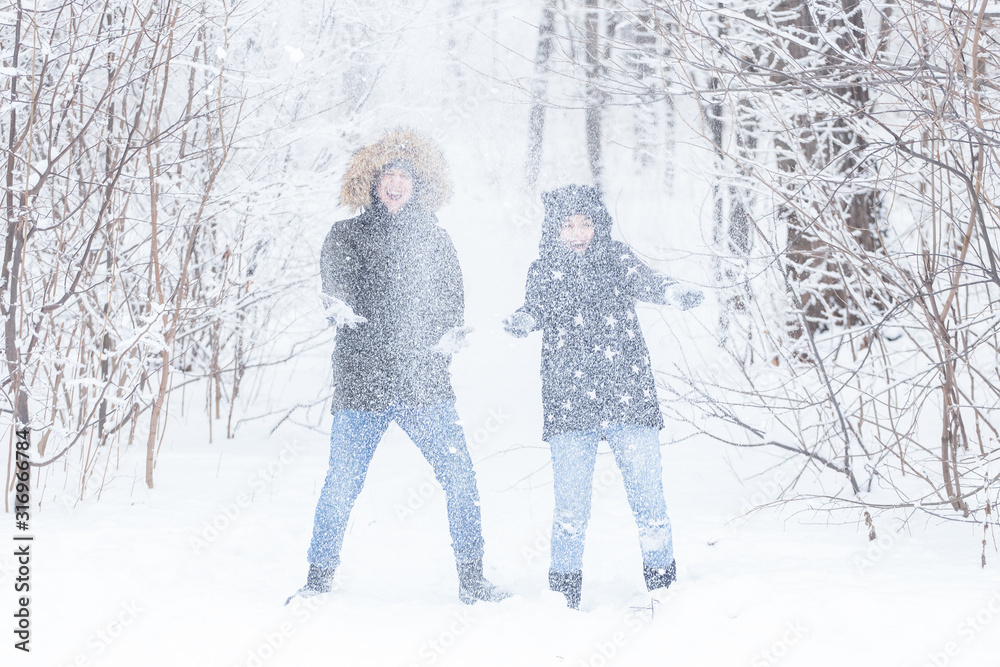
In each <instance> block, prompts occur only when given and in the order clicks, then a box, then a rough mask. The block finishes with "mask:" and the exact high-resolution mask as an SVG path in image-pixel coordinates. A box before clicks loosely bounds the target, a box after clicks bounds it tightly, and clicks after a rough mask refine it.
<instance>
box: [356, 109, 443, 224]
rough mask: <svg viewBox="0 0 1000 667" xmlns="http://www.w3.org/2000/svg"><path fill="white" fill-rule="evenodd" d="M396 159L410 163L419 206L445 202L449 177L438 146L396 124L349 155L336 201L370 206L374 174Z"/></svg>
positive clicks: (437, 205)
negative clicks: (338, 197)
mask: <svg viewBox="0 0 1000 667" xmlns="http://www.w3.org/2000/svg"><path fill="white" fill-rule="evenodd" d="M400 159H403V160H407V161H408V162H409V163H410V164H412V165H413V168H414V171H415V172H416V174H415V178H414V183H413V195H414V198H415V199H416V200H417V203H418V204H419V205H420V206H421V207H423V208H424V209H426V210H428V211H431V212H434V211H437V210H438V209H439V208H441V207H442V206H444V205H445V204H446V203H447V202H448V199H450V198H451V181H450V179H449V175H448V164H447V163H446V162H445V160H444V155H442V153H441V150H440V149H439V148H438V147H437V146H435V145H434V144H433V143H432V142H430V141H429V140H427V139H425V138H424V137H422V136H421V135H419V134H417V133H416V132H414V131H413V130H409V129H405V128H398V129H395V130H389V131H387V132H386V133H385V134H383V135H382V136H381V138H379V140H378V141H375V142H374V143H370V144H366V145H365V146H362V147H361V148H360V149H359V150H358V151H357V152H355V153H354V155H353V156H351V161H350V163H348V165H347V171H346V172H345V173H344V181H343V184H342V186H341V189H340V205H341V206H346V207H347V208H350V209H353V210H357V209H359V208H369V207H371V205H372V190H373V185H374V184H375V178H376V176H377V175H378V173H379V172H380V171H382V168H383V167H385V165H387V164H389V163H390V162H393V161H394V160H400Z"/></svg>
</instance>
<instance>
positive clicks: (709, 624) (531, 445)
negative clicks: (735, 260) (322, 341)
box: [0, 201, 1000, 667]
mask: <svg viewBox="0 0 1000 667" xmlns="http://www.w3.org/2000/svg"><path fill="white" fill-rule="evenodd" d="M462 205H463V203H462V202H461V201H460V202H459V203H458V204H457V205H456V206H457V208H458V210H462ZM456 217H459V216H454V217H450V216H449V215H448V213H447V211H446V212H445V213H443V215H442V220H443V223H444V224H445V226H446V227H449V231H450V232H451V233H452V235H453V236H454V238H455V243H456V246H457V248H458V250H459V255H460V257H461V258H462V260H463V267H464V269H465V273H466V283H467V302H468V321H469V323H470V324H471V325H472V326H474V327H475V328H476V333H475V334H474V335H473V337H472V346H471V347H470V348H468V349H466V350H464V351H462V352H461V353H460V355H459V356H458V357H457V358H456V360H455V362H454V364H453V372H454V377H455V385H456V391H457V393H458V396H459V404H458V407H459V412H460V414H461V416H462V418H463V420H464V423H465V428H466V434H467V437H468V439H469V442H470V448H471V451H472V454H473V459H474V461H475V463H476V469H477V472H478V477H479V485H480V490H481V495H482V509H483V524H484V532H485V537H486V543H487V544H486V547H487V548H486V571H487V576H489V577H490V578H491V579H492V580H494V581H495V582H496V583H498V584H500V585H502V586H504V587H507V588H508V589H509V590H511V591H512V592H513V593H514V595H513V597H512V598H510V599H509V600H506V601H504V602H503V603H500V604H485V603H479V604H477V605H475V606H472V607H467V606H465V605H462V604H461V603H459V601H458V599H457V580H456V574H455V568H454V563H453V560H452V553H451V549H450V547H449V538H448V531H447V521H446V518H445V508H444V498H443V493H442V492H441V490H440V487H439V486H438V485H437V484H436V482H435V481H434V480H433V477H432V475H431V471H430V468H429V466H428V465H427V464H426V463H425V462H424V461H423V459H422V458H421V457H420V455H419V453H418V452H417V450H416V448H415V447H413V446H412V444H410V443H409V441H408V440H407V439H406V437H405V436H404V435H403V434H402V432H401V431H399V430H398V428H396V427H392V428H391V429H390V431H389V433H388V434H387V437H386V438H385V439H384V440H383V442H382V444H381V446H380V448H379V449H378V451H377V453H376V456H375V459H374V461H373V463H372V466H371V469H370V471H369V475H368V482H367V484H366V486H365V489H364V491H363V492H362V494H361V497H360V499H359V501H358V503H357V505H356V507H355V510H354V513H353V515H352V518H351V524H350V527H349V529H348V534H347V538H346V540H345V545H344V551H343V563H342V566H341V568H340V569H339V571H338V572H337V580H336V590H335V591H334V592H333V593H331V594H329V595H327V596H323V597H321V598H314V599H312V600H309V601H302V600H296V601H294V602H293V603H292V604H291V605H290V606H287V607H286V606H283V603H284V601H285V599H286V597H287V596H288V595H290V594H291V593H292V592H293V591H295V590H296V589H297V588H298V587H299V586H300V585H301V584H302V582H303V580H304V576H305V571H306V561H305V551H306V548H307V546H308V541H309V536H310V531H311V522H312V513H313V509H314V506H315V502H316V498H317V496H318V493H319V489H320V485H321V482H322V478H323V475H324V473H325V466H326V459H327V454H328V452H327V445H326V442H327V435H326V429H327V428H328V426H329V423H330V417H329V415H328V414H326V413H325V409H324V407H323V406H318V407H315V408H313V409H312V410H311V411H299V412H296V413H295V415H294V417H293V418H292V419H290V420H288V421H286V422H285V423H284V424H282V425H281V426H280V427H279V428H278V429H277V430H276V431H274V432H273V433H271V429H272V428H273V426H274V424H275V423H276V422H277V417H276V416H270V417H267V418H262V419H259V420H256V421H249V422H245V423H244V424H242V425H241V426H240V428H239V429H238V431H237V437H236V438H235V439H233V440H228V441H227V440H225V439H224V438H221V437H219V435H218V432H219V430H220V428H221V427H220V426H219V425H218V423H217V424H216V427H215V429H216V437H215V438H214V440H213V441H212V442H209V438H208V428H207V422H206V421H205V417H204V413H203V410H201V409H200V408H199V407H198V405H199V404H200V402H201V401H203V400H204V399H203V397H202V396H200V395H199V396H196V394H198V392H196V391H190V392H187V393H186V398H187V400H188V402H189V403H192V404H193V405H192V406H189V407H188V408H187V409H186V410H185V412H184V416H181V414H180V411H179V409H178V408H177V407H176V405H175V407H174V408H173V409H172V411H171V417H170V418H171V419H172V420H174V423H173V424H172V426H171V430H170V431H168V433H169V435H168V437H167V439H166V440H165V442H164V444H163V446H162V450H161V453H160V457H159V463H158V467H157V470H156V488H155V490H148V489H147V488H145V486H144V484H143V481H142V454H143V452H142V451H141V447H138V446H136V447H134V448H133V449H132V450H131V452H132V454H133V455H134V457H135V459H134V460H123V461H122V462H121V464H120V472H119V473H118V474H114V475H111V476H109V482H108V483H107V484H106V487H105V488H104V490H103V492H102V498H101V499H100V501H98V502H94V501H93V500H90V501H88V502H84V503H80V504H76V506H75V508H73V509H69V507H68V506H63V504H61V503H60V502H58V501H56V502H52V503H50V505H49V506H47V507H43V508H42V511H41V512H40V513H38V515H37V517H36V518H35V519H34V524H33V527H34V529H35V531H36V534H37V538H36V542H35V543H34V549H35V560H34V562H33V572H34V579H35V584H34V586H35V587H34V591H35V592H34V596H33V598H32V605H33V614H34V616H33V618H34V628H33V638H32V647H33V651H32V653H31V655H30V656H24V655H23V654H21V653H20V652H17V655H13V654H14V651H13V650H12V649H11V648H10V647H9V643H8V647H7V648H6V649H5V651H6V652H7V653H6V655H7V657H6V658H4V664H24V665H39V666H43V665H44V666H46V667H48V666H52V667H68V666H70V665H77V666H87V665H94V666H112V665H121V666H123V667H124V666H128V667H133V666H135V665H142V666H155V665H197V666H202V665H204V666H206V667H237V666H241V667H262V666H265V665H266V666H268V667H270V666H278V665H281V666H289V667H306V666H310V665H338V666H339V665H345V666H355V665H356V666H359V667H360V666H364V667H369V666H371V667H410V666H430V665H454V666H462V667H465V666H475V667H478V666H486V665H497V666H508V665H528V666H533V665H539V666H548V665H551V666H559V665H567V666H572V667H583V666H591V667H602V666H603V665H643V666H646V665H681V666H687V665H691V666H696V665H697V666H703V665H710V666H715V665H718V666H721V667H730V666H738V665H746V666H748V667H760V666H771V665H788V666H802V667H822V666H825V665H843V664H853V665H873V666H875V665H877V666H880V667H881V666H888V665H893V666H895V665H899V666H904V667H943V666H944V665H955V666H968V667H984V666H987V665H995V664H997V662H996V660H997V654H998V653H997V649H998V647H1000V576H998V574H997V569H996V563H995V562H993V561H995V559H996V557H997V556H996V552H995V550H994V549H993V547H992V545H991V546H990V548H989V549H988V550H987V557H988V558H989V559H990V560H991V562H990V564H989V566H988V567H987V568H986V569H985V570H984V569H981V568H980V565H979V557H980V552H979V540H980V539H981V532H980V529H979V528H974V527H970V526H969V525H965V524H958V523H955V524H952V525H943V526H942V525H931V526H928V525H927V524H925V523H922V522H921V521H920V520H919V519H918V520H914V521H911V522H910V524H909V525H908V526H906V527H904V528H902V529H900V527H899V526H898V525H896V524H894V523H893V522H891V521H889V520H888V519H877V520H876V526H877V529H878V531H879V539H878V540H877V541H876V542H869V541H868V538H867V529H866V528H865V526H864V525H863V523H862V521H861V517H860V516H858V515H851V516H848V517H845V516H842V515H837V516H835V517H830V516H829V515H826V514H822V513H812V512H795V511H794V510H795V509H801V508H796V507H792V508H786V509H785V510H784V511H782V512H781V513H775V512H772V511H765V512H760V513H757V514H754V515H753V516H750V517H744V516H743V514H744V513H745V512H746V510H747V509H748V508H750V507H753V506H756V505H760V504H763V503H766V502H770V501H772V500H775V496H776V494H777V489H778V485H777V483H778V482H786V481H787V479H784V478H782V477H781V476H782V475H784V474H785V473H783V472H782V470H783V469H771V465H772V462H773V461H772V459H771V458H769V456H770V455H769V454H767V453H765V452H761V451H749V452H744V451H742V450H734V449H732V448H728V447H726V446H723V445H719V444H716V443H713V442H709V441H707V440H705V439H703V438H698V437H683V434H684V433H686V432H688V430H689V427H687V426H686V425H685V424H675V423H669V424H668V426H667V428H666V429H665V430H664V431H663V432H662V435H661V441H662V443H663V449H662V451H663V460H664V481H665V488H666V495H667V503H668V507H669V510H670V516H671V519H672V522H673V528H674V538H675V545H676V553H677V558H678V564H679V580H678V582H677V583H676V584H675V585H674V586H672V587H671V588H670V589H669V591H668V593H667V594H665V595H660V596H659V597H658V598H657V599H650V596H649V595H648V594H646V593H645V591H644V586H643V580H642V571H641V559H640V553H639V549H638V544H637V539H636V529H635V525H634V523H633V521H632V517H631V514H630V511H629V508H628V505H627V503H626V500H625V496H624V491H623V488H622V483H621V478H620V476H619V475H618V473H617V469H616V468H615V466H614V463H613V459H612V457H611V455H610V453H609V451H608V450H607V449H606V446H605V445H602V450H601V451H602V454H601V456H600V457H599V460H598V468H597V473H596V475H595V480H594V484H595V493H594V510H593V518H592V521H591V524H590V528H589V531H588V541H587V547H586V552H585V560H584V588H583V600H582V604H581V608H580V611H572V610H568V609H567V608H566V607H565V604H564V602H563V600H562V598H561V597H560V596H558V595H556V594H553V593H550V592H549V591H548V590H547V579H546V577H547V570H548V536H549V529H550V521H551V511H552V488H551V471H550V468H549V465H548V453H547V450H546V447H545V445H544V443H542V442H540V441H539V433H540V426H541V408H540V386H539V380H538V374H537V363H538V352H539V341H538V339H537V336H536V337H535V338H530V339H527V340H526V341H515V340H513V339H511V338H509V337H507V336H506V335H505V334H503V333H502V331H501V330H500V327H499V320H500V317H501V316H502V315H504V314H506V312H508V311H509V310H511V309H512V308H513V307H515V306H516V305H518V301H519V299H520V284H521V283H520V281H521V280H522V279H523V278H522V276H523V270H524V265H526V263H527V261H529V260H530V257H529V256H528V254H523V256H519V255H516V254H514V255H512V256H509V257H506V258H505V253H507V252H510V253H515V252H516V247H517V245H518V244H523V240H522V239H520V238H518V237H515V236H512V235H510V234H508V233H506V232H503V231H497V232H496V233H495V234H492V235H491V234H490V233H484V232H483V229H487V230H488V229H490V228H491V227H490V225H489V224H488V221H487V223H484V224H485V227H484V228H480V229H479V231H478V232H477V231H476V230H473V229H469V228H465V227H462V226H460V225H454V224H453V223H452V221H454V220H455V218H456ZM495 229H497V230H500V227H496V228H495ZM487 249H492V250H493V251H494V252H487ZM473 258H475V260H477V261H474V260H473ZM514 260H516V261H514ZM679 270H680V269H679ZM712 307H713V306H712V305H711V303H709V304H707V305H706V306H705V307H703V308H702V309H699V310H697V311H692V312H690V313H685V314H679V313H677V312H676V311H670V310H668V309H660V308H656V307H650V308H644V309H643V310H642V311H641V313H640V316H641V318H642V319H643V325H644V328H645V330H646V334H647V338H648V339H649V340H650V342H651V345H652V346H653V348H654V349H653V350H652V354H653V356H654V357H655V358H656V359H655V361H656V362H657V364H658V365H659V366H661V367H669V366H670V365H671V364H672V363H675V362H676V361H677V360H678V359H677V358H679V357H680V356H682V355H683V356H685V357H687V358H688V360H689V361H690V360H697V359H703V358H705V357H707V356H710V354H711V351H712V349H713V347H712V345H713V343H712V342H711V340H710V339H709V338H708V337H707V335H706V334H705V333H704V332H705V330H706V328H705V326H704V322H706V321H710V320H711V317H712V311H711V309H712ZM316 317H318V315H316ZM310 324H315V322H312V323H310ZM668 325H669V326H668ZM328 351H329V349H328V347H322V348H319V349H317V350H316V351H315V352H313V353H311V354H310V355H307V356H301V357H299V358H297V359H295V360H294V362H291V363H289V364H287V365H286V366H284V367H280V368H277V369H275V371H274V373H273V375H271V376H270V377H268V378H266V379H264V380H263V381H262V386H261V387H258V391H260V392H262V395H263V396H265V400H262V401H261V407H260V408H259V409H258V411H259V412H260V413H262V414H263V413H265V412H266V411H267V410H268V409H270V408H268V407H267V404H268V403H273V406H272V408H273V409H275V410H277V408H278V407H280V406H283V405H284V406H287V405H290V404H293V403H294V402H296V401H307V400H312V399H314V398H315V397H316V396H317V395H320V394H322V392H323V391H325V387H326V385H327V384H328V382H329V370H328V364H327V354H328ZM834 483H836V482H834ZM49 491H50V492H51V491H52V490H51V489H50V490H49ZM65 497H66V498H68V497H69V494H68V493H67V494H66V495H65ZM64 504H65V505H72V504H74V503H72V502H71V501H67V502H66V503H64ZM0 564H2V565H3V576H4V578H5V579H9V578H10V577H11V576H12V573H13V565H14V562H13V560H12V558H11V556H10V555H9V554H8V555H6V557H5V558H4V559H2V560H0Z"/></svg>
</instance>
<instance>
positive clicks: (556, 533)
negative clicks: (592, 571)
mask: <svg viewBox="0 0 1000 667" xmlns="http://www.w3.org/2000/svg"><path fill="white" fill-rule="evenodd" d="M542 200H543V203H544V205H545V221H544V223H543V227H542V240H541V243H540V245H539V257H538V259H537V260H535V262H534V263H533V264H532V265H531V268H530V269H529V271H528V281H527V288H526V290H525V292H526V293H525V299H524V306H523V307H522V308H520V309H519V310H518V311H517V312H515V313H514V314H513V315H511V316H510V317H508V318H507V319H506V320H505V321H504V326H505V329H506V330H507V332H508V333H510V334H511V335H513V336H517V337H524V336H527V335H528V334H529V333H530V332H532V331H534V330H535V329H541V330H542V365H541V374H542V403H543V408H544V420H545V421H544V427H543V438H544V439H545V440H547V441H548V443H549V446H550V449H551V455H552V472H553V486H554V490H555V513H554V517H553V523H552V564H551V568H550V570H549V587H550V588H551V589H552V590H554V591H558V592H560V593H563V594H564V595H565V596H566V601H567V604H568V605H569V606H570V607H572V608H574V609H576V608H578V607H579V604H580V595H581V589H582V583H583V575H582V564H583V544H584V534H585V532H586V529H587V522H588V521H589V519H590V499H591V484H592V480H593V476H594V464H595V461H596V456H597V445H598V443H599V442H600V441H601V440H606V441H607V442H608V444H609V445H610V446H611V450H612V452H613V453H614V456H615V461H616V462H617V463H618V467H619V468H620V469H621V472H622V478H623V479H624V483H625V492H626V495H627V496H628V500H629V504H630V505H631V507H632V512H633V514H634V516H635V520H636V523H637V524H638V526H639V546H640V547H641V549H642V555H643V565H644V575H645V579H646V586H647V588H648V589H649V590H651V591H652V590H655V589H658V588H665V587H667V586H669V585H670V584H671V583H672V582H673V581H674V579H675V578H676V564H675V562H674V554H673V541H672V535H671V530H670V520H669V518H668V517H667V508H666V502H665V501H664V496H663V481H662V469H661V465H660V447H659V437H658V432H659V430H660V429H661V428H663V417H662V416H661V415H660V407H659V403H658V402H657V398H656V385H655V383H654V380H653V372H652V369H651V368H650V363H649V352H648V350H647V348H646V342H645V340H644V339H643V336H642V331H641V330H640V328H639V321H638V319H637V318H636V314H635V302H636V301H648V302H651V303H659V304H665V303H673V304H675V305H677V306H678V307H680V308H681V309H683V310H687V309H688V308H693V307H694V306H697V305H698V304H699V303H700V302H701V300H702V294H701V292H699V291H697V290H690V289H685V288H682V287H680V286H679V285H678V284H677V283H676V282H675V281H673V280H671V279H669V278H665V277H663V276H660V275H658V274H656V273H655V272H654V271H653V270H652V269H650V268H649V267H648V266H646V265H645V264H643V263H642V262H641V261H640V260H639V259H638V258H636V256H635V254H634V253H633V252H632V251H631V250H630V249H629V247H628V246H626V245H625V244H623V243H619V242H618V241H614V240H612V239H611V224H612V223H611V216H610V215H609V214H608V211H607V209H606V208H605V206H604V203H603V202H602V201H601V197H600V193H599V192H598V191H597V190H595V189H594V188H591V187H587V186H579V185H569V186H566V187H563V188H559V189H557V190H553V191H552V192H547V193H545V194H543V195H542Z"/></svg>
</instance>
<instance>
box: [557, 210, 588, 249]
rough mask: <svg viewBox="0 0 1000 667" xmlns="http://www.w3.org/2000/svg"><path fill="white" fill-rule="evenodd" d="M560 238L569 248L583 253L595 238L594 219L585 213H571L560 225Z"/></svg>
mask: <svg viewBox="0 0 1000 667" xmlns="http://www.w3.org/2000/svg"><path fill="white" fill-rule="evenodd" d="M559 239H560V240H561V241H562V242H563V243H564V244H565V245H566V247H567V248H569V249H570V250H573V251H574V252H577V253H579V254H581V255H582V254H583V253H585V252H587V248H589V247H590V242H591V241H593V240H594V221H593V220H591V219H590V218H589V217H587V216H585V215H579V214H578V215H571V216H569V217H568V218H566V219H565V220H563V222H562V224H561V225H560V226H559Z"/></svg>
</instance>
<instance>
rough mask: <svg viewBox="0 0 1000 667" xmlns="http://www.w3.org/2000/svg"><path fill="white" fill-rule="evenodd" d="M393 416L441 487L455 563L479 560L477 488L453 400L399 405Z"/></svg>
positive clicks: (481, 542) (480, 548)
mask: <svg viewBox="0 0 1000 667" xmlns="http://www.w3.org/2000/svg"><path fill="white" fill-rule="evenodd" d="M393 416H394V418H395V420H396V423H397V424H399V426H400V427H401V428H402V429H403V431H405V432H406V434H407V435H408V436H410V439H411V440H412V441H413V444H415V445H416V446H417V448H418V449H420V452H421V453H422V454H423V455H424V458H425V459H427V462H428V463H430V464H431V468H433V469H434V476H435V477H436V478H437V480H438V482H439V483H440V484H441V487H442V488H443V489H444V494H445V499H446V503H447V508H448V524H449V527H450V530H451V546H452V549H453V550H454V552H455V560H456V561H458V562H459V563H464V562H471V561H476V560H479V561H481V560H482V558H483V533H482V523H481V516H480V511H479V490H478V489H477V488H476V474H475V471H474V470H473V468H472V457H471V456H469V448H468V446H467V445H466V442H465V433H464V431H463V430H462V426H461V424H459V423H458V422H459V418H458V412H456V410H455V404H454V402H452V401H441V402H438V403H433V404H431V405H426V406H420V407H416V408H413V407H400V408H397V409H396V410H395V411H394V412H393Z"/></svg>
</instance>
